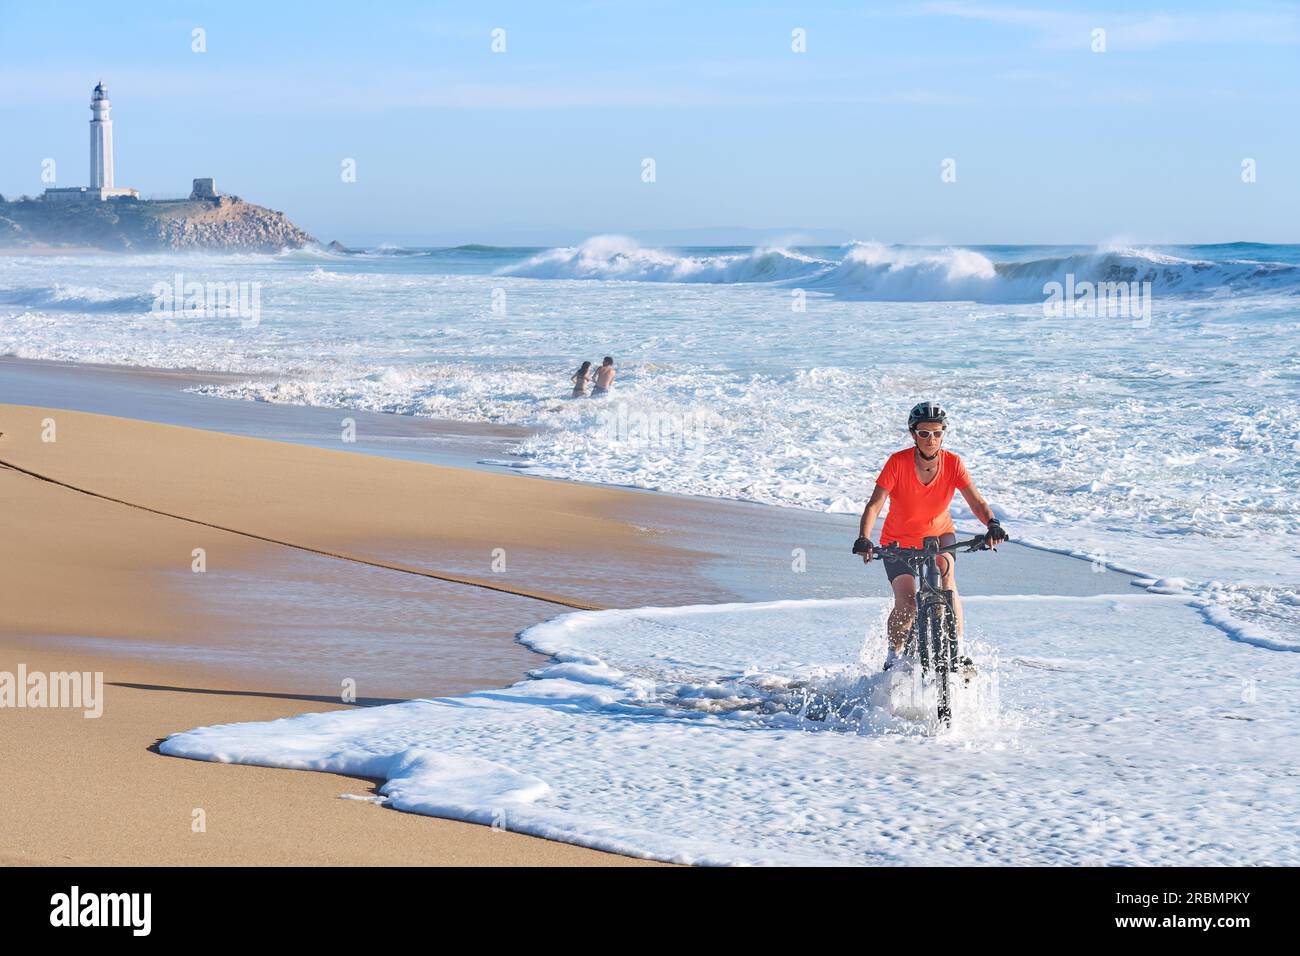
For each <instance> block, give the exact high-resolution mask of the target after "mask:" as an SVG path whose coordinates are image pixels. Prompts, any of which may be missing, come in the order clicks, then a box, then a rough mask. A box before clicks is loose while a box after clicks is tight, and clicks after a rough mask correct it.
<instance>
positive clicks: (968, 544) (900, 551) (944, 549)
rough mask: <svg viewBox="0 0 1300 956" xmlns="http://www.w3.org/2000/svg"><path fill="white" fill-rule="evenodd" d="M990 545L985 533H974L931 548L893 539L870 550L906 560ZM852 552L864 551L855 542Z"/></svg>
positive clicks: (978, 548)
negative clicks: (971, 535)
mask: <svg viewBox="0 0 1300 956" xmlns="http://www.w3.org/2000/svg"><path fill="white" fill-rule="evenodd" d="M1010 540H1011V538H1010V536H1008V537H1006V538H1003V539H1002V541H1000V542H998V543H999V544H1004V543H1006V542H1007V541H1010ZM992 547H993V546H992V545H990V544H988V535H987V534H977V535H975V537H973V538H968V539H967V540H965V541H954V542H953V543H952V544H945V545H941V546H939V547H936V548H932V549H931V548H904V547H901V546H900V545H899V544H898V542H897V541H895V542H893V543H892V544H882V545H873V546H872V548H871V550H872V556H873V557H874V556H875V555H876V554H877V553H884V554H885V555H888V556H889V557H895V558H902V559H904V560H907V559H909V558H928V557H930V556H932V555H939V554H951V553H953V552H955V551H960V550H961V549H962V548H965V549H966V550H967V551H988V550H991V549H992ZM853 553H854V554H863V553H865V552H862V551H859V550H858V548H857V545H856V544H855V545H854V548H853Z"/></svg>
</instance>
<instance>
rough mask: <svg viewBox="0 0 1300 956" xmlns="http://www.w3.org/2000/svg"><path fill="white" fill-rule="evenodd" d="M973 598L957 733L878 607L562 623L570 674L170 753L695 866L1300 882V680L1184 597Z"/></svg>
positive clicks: (548, 646) (182, 743)
mask: <svg viewBox="0 0 1300 956" xmlns="http://www.w3.org/2000/svg"><path fill="white" fill-rule="evenodd" d="M967 602H968V607H969V608H970V611H969V616H970V618H971V619H972V620H973V621H977V622H984V623H982V624H974V625H972V626H973V627H974V628H975V631H974V634H973V636H972V639H971V648H970V649H971V650H973V653H974V656H975V658H976V660H977V662H978V664H979V665H980V668H981V674H980V677H979V678H978V680H977V685H976V689H974V690H972V691H969V692H966V694H965V696H963V698H962V699H961V701H960V703H961V704H964V705H966V706H964V707H959V709H958V711H957V714H956V718H955V721H956V726H955V727H954V729H953V730H952V731H947V732H941V733H936V730H937V728H936V727H935V726H934V724H933V722H932V721H931V720H930V719H929V717H928V709H927V708H926V707H924V706H919V705H917V704H915V703H914V702H913V699H912V687H911V683H910V678H909V677H908V676H907V675H905V674H901V673H899V672H898V671H891V672H889V673H888V674H884V675H882V674H879V673H878V669H879V662H880V658H881V656H882V655H883V646H884V645H883V633H882V629H881V623H880V622H881V614H882V612H883V610H884V608H885V605H884V602H882V601H873V600H847V601H787V602H779V603H775V604H764V605H729V606H713V607H698V608H677V609H641V610H636V611H604V612H580V613H577V614H569V615H565V616H563V617H561V618H558V619H556V620H553V621H550V622H547V623H545V624H541V625H538V626H536V627H533V628H531V629H529V630H528V631H526V632H525V633H524V634H523V635H522V640H524V641H525V643H528V644H530V645H531V646H533V647H535V648H537V649H539V650H542V651H544V652H546V653H549V654H552V655H554V659H553V660H554V662H553V663H552V664H551V665H550V666H547V667H544V668H542V669H540V670H539V671H538V672H537V673H536V674H535V676H534V679H531V680H527V681H524V682H522V683H520V684H516V685H515V686H514V687H511V688H509V689H506V690H501V691H491V692H483V693H477V694H470V695H467V696H465V697H458V698H455V699H434V700H419V701H410V702H407V703H403V704H394V705H389V706H384V707H374V708H364V709H354V710H347V711H334V712H330V713H325V714H309V715H304V716H300V717H293V718H288V719H283V720H277V721H272V722H270V723H251V724H228V725H223V726H217V727H207V728H201V729H198V730H193V731H188V732H186V733H181V734H175V735H173V736H171V737H169V738H168V739H167V740H166V741H164V742H163V743H162V744H161V745H160V749H161V750H162V752H163V753H166V754H172V755H176V756H186V757H196V758H200V759H206V760H220V761H233V762H241V763H253V764H259V765H265V766H275V767H293V768H305V769H316V770H328V771H332V772H336V773H344V774H352V775H357V776H365V777H377V778H380V779H383V780H386V781H387V783H385V784H384V785H383V786H382V787H381V788H380V793H381V794H383V795H384V796H385V797H386V802H387V804H388V806H390V807H393V808H396V809H400V810H408V811H413V812H417V813H428V814H435V815H439V816H448V817H454V818H457V819H463V820H471V821H476V822H480V823H486V824H492V825H495V826H498V827H501V828H504V829H509V830H516V831H520V832H525V833H533V834H537V835H541V836H546V837H550V838H554V839H560V840H565V841H569V842H573V843H578V844H582V845H586V846H593V847H600V848H604V849H609V850H616V851H619V852H624V853H631V854H636V855H641V856H650V857H656V858H659V859H667V860H676V861H679V862H694V863H732V864H734V863H816V864H825V863H831V864H836V863H838V864H862V863H868V864H884V865H891V864H935V863H943V864H949V865H961V864H988V863H997V864H1005V865H1045V864H1064V865H1087V864H1101V865H1114V864H1129V865H1161V864H1165V865H1167V864H1170V863H1173V862H1178V863H1180V864H1189V865H1242V864H1246V865H1250V864H1262V863H1268V864H1284V865H1294V864H1296V863H1297V862H1300V853H1298V851H1297V847H1300V840H1297V839H1296V837H1297V832H1296V823H1295V819H1294V814H1293V812H1292V809H1291V808H1292V807H1293V806H1294V805H1295V803H1296V800H1297V798H1300V792H1297V791H1298V789H1300V787H1298V785H1297V777H1296V776H1295V773H1294V767H1295V763H1296V757H1297V753H1296V743H1295V740H1296V738H1295V732H1294V728H1295V726H1296V719H1297V717H1300V712H1298V711H1300V704H1297V701H1298V700H1300V693H1297V692H1300V671H1297V670H1296V669H1295V668H1279V667H1276V666H1269V667H1265V666H1263V664H1262V662H1261V660H1260V658H1259V655H1261V654H1267V653H1268V652H1266V651H1262V650H1260V649H1259V648H1256V647H1252V646H1249V645H1244V644H1233V643H1230V642H1225V641H1224V640H1223V639H1222V635H1221V634H1220V633H1219V632H1218V631H1217V629H1215V628H1213V627H1211V626H1210V625H1209V624H1207V623H1206V622H1205V621H1204V619H1203V618H1202V617H1201V616H1200V615H1199V614H1198V613H1197V611H1196V610H1195V608H1193V607H1190V606H1189V605H1188V604H1187V603H1186V602H1185V601H1184V600H1182V599H1180V598H1177V597H1168V596H1155V595H1142V594H1138V595H1130V596H1123V597H1120V596H1113V597H1107V596H1102V597H1094V598H1055V599H1041V598H1031V597H1023V596H1022V597H1012V598H968V599H967ZM994 622H995V623H994ZM981 628H983V631H981ZM864 631H865V632H866V635H867V636H866V638H865V639H864V637H863V633H864ZM980 633H988V634H996V638H991V639H994V640H996V643H997V646H998V649H999V650H1000V651H1001V659H1002V663H999V660H998V654H997V653H996V652H995V650H994V649H993V648H992V647H989V646H986V645H984V644H981V643H980V642H979V641H978V640H976V638H977V637H978V636H979V634H980ZM1170 635H1177V640H1170V639H1169V636H1170ZM1286 656H1289V655H1286ZM814 718H820V719H814Z"/></svg>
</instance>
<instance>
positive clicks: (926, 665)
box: [853, 534, 1010, 727]
mask: <svg viewBox="0 0 1300 956" xmlns="http://www.w3.org/2000/svg"><path fill="white" fill-rule="evenodd" d="M987 537H988V535H983V534H979V535H976V536H975V537H973V538H970V539H968V540H966V541H954V542H953V543H952V544H949V545H940V544H939V539H938V538H926V539H925V542H924V544H923V546H922V547H919V548H904V547H900V546H899V544H898V542H894V543H893V544H888V545H881V546H880V547H876V548H873V549H872V560H875V558H876V557H880V558H887V557H888V558H894V559H896V560H899V561H902V562H903V563H904V564H906V565H907V566H908V568H909V569H910V570H911V572H912V576H913V577H914V578H915V579H916V617H915V618H913V620H912V629H911V631H910V632H909V633H908V637H907V640H906V642H905V644H904V653H905V654H908V655H911V656H913V657H916V658H917V659H919V660H920V662H921V676H922V681H930V682H932V683H933V684H934V686H935V689H936V696H937V698H938V712H939V723H940V724H942V725H943V726H944V727H951V726H952V694H951V689H950V687H949V677H950V675H952V674H955V673H959V672H960V671H961V670H962V669H963V661H962V660H961V659H960V657H959V655H958V650H957V615H956V614H955V613H954V611H953V603H952V591H950V590H946V589H944V588H942V587H940V584H941V581H942V576H941V575H940V573H939V562H938V560H937V559H938V557H939V555H941V554H955V553H956V552H958V551H960V550H962V549H965V550H966V551H987V550H991V548H990V545H989V544H988V541H987V540H986V539H987ZM1004 540H1008V541H1009V540H1010V538H1007V539H1004ZM999 543H1002V542H999ZM853 553H854V554H861V553H862V552H861V551H860V550H858V547H857V545H856V544H855V545H854V548H853Z"/></svg>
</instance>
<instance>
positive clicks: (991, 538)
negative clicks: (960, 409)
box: [854, 402, 1007, 670]
mask: <svg viewBox="0 0 1300 956" xmlns="http://www.w3.org/2000/svg"><path fill="white" fill-rule="evenodd" d="M907 427H908V429H909V430H910V431H911V433H912V441H913V443H914V445H913V447H911V448H904V449H903V450H902V451H899V452H895V453H894V454H892V455H890V456H889V460H888V461H886V462H885V467H884V468H882V469H881V470H880V476H879V477H878V478H877V479H876V487H875V489H874V490H873V491H872V493H871V500H870V501H868V502H867V507H866V510H864V511H863V512H862V523H861V524H860V525H859V527H858V540H857V543H855V544H854V550H855V551H857V552H859V553H861V554H862V560H863V561H864V562H867V561H870V560H871V559H872V557H873V551H874V550H875V549H874V546H873V545H872V544H871V541H870V535H871V529H872V528H873V527H875V524H876V518H878V517H879V516H880V511H881V509H882V508H884V506H885V501H886V499H888V501H889V513H888V514H887V515H886V516H885V525H884V527H883V528H881V529H880V541H881V544H885V543H888V542H897V543H898V544H899V545H900V546H901V547H904V548H919V547H922V546H923V545H924V543H925V539H926V538H927V537H937V538H939V543H940V545H950V544H952V543H954V542H955V541H956V540H957V533H956V529H955V528H954V527H953V523H952V516H951V515H950V514H949V513H948V506H949V505H950V504H951V503H952V496H953V492H955V491H960V492H961V494H962V497H963V498H965V499H966V504H967V505H969V506H970V510H971V513H972V514H974V515H975V517H976V518H979V520H980V521H982V522H984V524H986V525H987V526H988V536H987V541H988V543H989V545H990V546H992V545H996V544H998V543H999V542H1001V541H1005V540H1006V539H1007V533H1006V532H1005V531H1003V530H1002V525H1001V524H999V523H998V519H997V518H995V517H994V516H993V509H992V508H990V507H989V505H988V502H986V501H985V500H984V498H983V496H982V495H980V493H979V492H978V491H976V490H975V483H974V482H973V481H971V479H970V475H968V474H967V473H966V466H965V465H963V464H962V460H961V458H959V457H958V456H957V455H955V454H953V453H952V452H950V451H945V450H944V449H943V448H941V447H940V446H941V444H942V442H943V435H944V432H945V431H946V430H947V427H948V414H947V412H945V411H944V410H943V409H942V408H941V407H940V406H939V404H938V403H937V402H921V403H920V404H919V405H916V406H915V407H914V408H913V409H912V411H911V413H910V414H909V415H908V416H907ZM955 558H956V555H955V554H941V555H939V557H938V565H939V572H940V574H941V575H942V576H943V588H944V589H945V590H951V591H952V599H953V613H954V614H955V615H956V618H957V636H958V640H960V638H961V633H962V610H961V598H960V597H959V596H958V594H957V576H956V570H957V568H956V560H955ZM884 561H885V573H886V574H888V575H889V583H890V586H891V587H892V588H893V590H894V609H893V610H892V611H891V612H890V614H889V652H888V654H887V655H886V657H885V670H889V668H890V667H892V666H893V665H894V664H895V662H897V661H898V659H899V658H900V656H901V655H902V652H903V644H904V642H905V640H906V639H907V634H908V631H910V630H911V628H912V620H913V618H915V617H916V578H915V577H914V576H913V575H912V571H911V569H910V568H909V567H908V566H907V564H905V563H904V562H902V561H900V560H897V559H894V558H890V557H888V556H887V555H886V556H885V557H884Z"/></svg>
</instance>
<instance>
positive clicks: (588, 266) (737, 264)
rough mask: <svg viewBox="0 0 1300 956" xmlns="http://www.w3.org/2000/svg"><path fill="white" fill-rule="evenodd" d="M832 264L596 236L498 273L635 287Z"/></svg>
mask: <svg viewBox="0 0 1300 956" xmlns="http://www.w3.org/2000/svg"><path fill="white" fill-rule="evenodd" d="M831 265H833V263H831V262H829V261H827V260H825V259H815V258H812V257H810V256H806V255H802V254H800V253H797V252H792V251H790V250H788V249H755V250H753V251H752V252H747V253H732V254H723V255H687V254H681V253H676V252H671V251H667V250H662V249H647V248H644V247H642V246H640V245H638V244H637V243H636V242H634V241H633V240H631V239H628V238H626V237H624V236H596V237H594V238H591V239H588V240H586V241H585V242H583V243H581V244H580V245H577V246H568V247H564V248H560V249H549V250H547V251H546V252H542V253H539V254H537V255H535V256H533V257H532V258H530V259H527V260H526V261H524V262H521V263H518V264H515V265H510V266H506V267H504V268H502V269H501V270H499V273H500V274H501V275H508V276H520V277H525V278H531V279H624V280H634V281H638V282H774V281H777V280H781V279H791V278H796V277H799V276H807V275H812V274H815V273H817V272H819V271H821V270H824V269H825V268H827V267H828V266H831Z"/></svg>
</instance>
